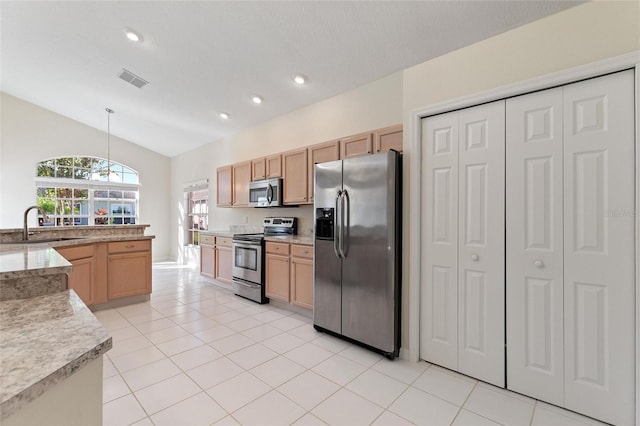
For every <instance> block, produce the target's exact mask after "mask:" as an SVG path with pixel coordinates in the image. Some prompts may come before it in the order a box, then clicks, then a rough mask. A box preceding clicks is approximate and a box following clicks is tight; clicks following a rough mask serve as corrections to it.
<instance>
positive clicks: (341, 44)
mask: <svg viewBox="0 0 640 426" xmlns="http://www.w3.org/2000/svg"><path fill="white" fill-rule="evenodd" d="M576 4H578V2H569V1H465V2H458V1H417V2H415V1H414V2H399V1H383V2H370V1H364V2H342V1H337V2H327V1H310V2H309V1H298V2H275V1H264V2H240V1H216V2H214V1H199V2H198V1H83V2H76V1H64V2H63V1H43V2H36V1H15V2H13V1H4V0H3V1H2V2H1V3H0V18H1V20H0V26H1V37H2V38H1V50H0V52H1V53H0V54H1V56H0V60H1V80H0V82H1V90H2V91H4V92H6V93H9V94H11V95H14V96H17V97H19V98H21V99H24V100H26V101H29V102H32V103H34V104H36V105H40V106H42V107H44V108H47V109H50V110H52V111H55V112H57V113H59V114H62V115H64V116H67V117H70V118H72V119H74V120H77V121H80V122H82V123H86V124H88V125H90V126H93V127H95V128H98V129H101V130H105V131H106V121H107V117H106V114H107V113H106V112H105V110H104V109H105V107H110V108H111V109H113V110H115V114H114V115H113V116H112V117H111V133H112V134H114V135H117V136H119V137H121V138H124V139H127V140H129V141H131V142H134V143H136V144H138V145H141V146H143V147H146V148H148V149H151V150H153V151H156V152H159V153H161V154H164V155H166V156H174V155H177V154H180V153H182V152H185V151H188V150H191V149H194V148H196V147H198V146H200V145H203V144H206V143H210V142H214V141H218V140H220V139H221V138H223V137H225V136H228V135H231V134H233V133H236V132H238V131H240V130H242V129H244V128H247V127H251V126H254V125H256V124H258V123H260V122H263V121H266V120H268V119H271V118H273V117H276V116H278V115H281V114H284V113H287V112H289V111H292V110H294V109H297V108H300V107H303V106H305V105H309V104H312V103H314V102H317V101H319V100H322V99H326V98H329V97H331V96H334V95H336V94H338V93H341V92H345V91H347V90H349V89H352V88H355V87H358V86H361V85H363V84H366V83H368V82H371V81H374V80H377V79H379V78H382V77H384V76H387V75H389V74H391V73H393V72H396V71H399V70H401V69H403V68H407V67H409V66H412V65H415V64H418V63H421V62H424V61H426V60H428V59H430V58H433V57H436V56H439V55H442V54H444V53H446V52H449V51H452V50H455V49H458V48H460V47H463V46H466V45H469V44H471V43H474V42H476V41H479V40H482V39H485V38H488V37H490V36H493V35H495V34H499V33H502V32H505V31H507V30H509V29H511V28H515V27H517V26H520V25H523V24H525V23H527V22H531V21H534V20H536V19H540V18H542V17H544V16H547V15H550V14H553V13H556V12H558V11H561V10H563V9H567V8H569V7H572V6H574V5H576ZM125 27H131V28H133V29H135V30H137V31H138V32H139V33H140V34H142V36H143V37H144V41H143V43H139V44H136V43H132V42H130V41H128V40H127V39H126V38H125V36H124V28H125ZM122 68H126V69H128V70H130V71H132V72H134V73H136V74H138V75H139V76H141V77H142V78H144V79H146V80H148V81H149V82H150V84H149V85H147V86H146V87H144V88H142V89H137V88H136V87H134V86H132V85H130V84H128V83H126V82H124V81H122V80H120V79H119V78H118V77H117V74H118V73H119V72H120V70H121V69H122ZM298 72H299V73H303V74H305V75H307V76H308V77H309V84H308V85H306V86H303V87H297V86H296V85H295V84H294V83H293V82H292V81H291V76H292V75H293V74H294V73H298ZM252 94H260V95H261V96H263V98H264V103H263V104H262V105H254V104H253V103H252V102H251V101H250V96H251V95H252ZM219 111H226V112H228V113H229V114H230V115H231V119H230V120H228V121H223V120H221V119H220V118H219V117H218V116H217V113H218V112H219Z"/></svg>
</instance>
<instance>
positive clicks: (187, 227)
mask: <svg viewBox="0 0 640 426" xmlns="http://www.w3.org/2000/svg"><path fill="white" fill-rule="evenodd" d="M193 194H198V195H199V196H198V197H196V198H193ZM184 206H185V209H184V212H185V220H184V232H185V245H196V246H197V245H200V231H207V230H208V229H209V180H208V179H205V180H202V181H197V182H192V183H189V184H186V185H184ZM196 206H199V209H197V210H199V211H196V208H195V207H196ZM203 206H204V211H203V208H202V207H203ZM196 216H197V217H198V218H199V219H201V220H200V221H199V222H204V226H199V227H197V228H196V227H194V226H192V225H193V224H194V217H196Z"/></svg>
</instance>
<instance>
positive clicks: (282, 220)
mask: <svg viewBox="0 0 640 426" xmlns="http://www.w3.org/2000/svg"><path fill="white" fill-rule="evenodd" d="M263 225H264V226H266V227H270V226H280V227H283V228H295V227H296V225H297V220H296V218H295V217H265V218H264V222H263Z"/></svg>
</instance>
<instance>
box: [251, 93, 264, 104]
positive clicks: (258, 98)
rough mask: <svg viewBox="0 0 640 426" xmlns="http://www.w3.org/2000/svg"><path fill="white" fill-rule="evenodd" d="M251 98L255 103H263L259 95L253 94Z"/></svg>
mask: <svg viewBox="0 0 640 426" xmlns="http://www.w3.org/2000/svg"><path fill="white" fill-rule="evenodd" d="M251 100H252V101H253V103H254V104H261V103H262V98H261V97H260V96H258V95H253V96H252V97H251Z"/></svg>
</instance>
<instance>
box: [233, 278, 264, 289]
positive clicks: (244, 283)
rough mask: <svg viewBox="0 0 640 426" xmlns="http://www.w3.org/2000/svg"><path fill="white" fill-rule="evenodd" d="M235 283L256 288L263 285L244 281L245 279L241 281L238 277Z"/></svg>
mask: <svg viewBox="0 0 640 426" xmlns="http://www.w3.org/2000/svg"><path fill="white" fill-rule="evenodd" d="M233 283H234V284H238V285H241V286H243V287H249V288H254V289H255V288H260V287H262V286H261V285H260V284H251V283H247V282H244V281H240V280H238V279H234V280H233Z"/></svg>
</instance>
